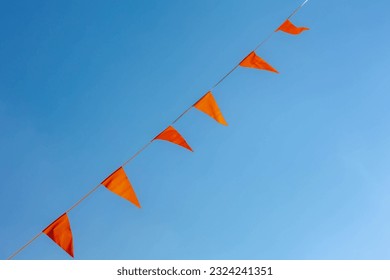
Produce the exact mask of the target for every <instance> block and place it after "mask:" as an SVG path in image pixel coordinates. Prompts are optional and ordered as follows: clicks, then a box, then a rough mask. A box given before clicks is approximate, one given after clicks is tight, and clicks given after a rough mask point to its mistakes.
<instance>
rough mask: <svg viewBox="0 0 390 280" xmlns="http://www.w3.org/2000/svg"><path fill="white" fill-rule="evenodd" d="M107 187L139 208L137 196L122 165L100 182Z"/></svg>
mask: <svg viewBox="0 0 390 280" xmlns="http://www.w3.org/2000/svg"><path fill="white" fill-rule="evenodd" d="M101 184H102V185H103V186H105V187H106V188H107V189H109V190H110V191H112V192H113V193H115V194H117V195H119V196H121V197H123V198H124V199H127V200H128V201H130V202H131V203H133V204H134V205H135V206H137V207H138V208H141V205H140V204H139V201H138V199H137V196H136V194H135V192H134V190H133V187H132V186H131V183H130V181H129V179H128V178H127V176H126V173H125V170H124V169H123V167H119V168H118V169H117V170H116V171H114V172H113V173H112V174H111V175H110V176H108V177H107V178H106V179H105V180H104V181H103V182H102V183H101Z"/></svg>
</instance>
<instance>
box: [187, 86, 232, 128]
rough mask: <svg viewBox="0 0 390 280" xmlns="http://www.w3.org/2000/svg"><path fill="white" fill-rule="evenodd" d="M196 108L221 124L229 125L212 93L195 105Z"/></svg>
mask: <svg viewBox="0 0 390 280" xmlns="http://www.w3.org/2000/svg"><path fill="white" fill-rule="evenodd" d="M194 107H195V108H196V109H198V110H199V111H201V112H203V113H205V114H207V115H209V116H210V117H212V118H213V119H214V120H216V121H217V122H219V123H220V124H223V125H227V122H226V121H225V118H224V117H223V115H222V112H221V110H219V107H218V104H217V102H216V101H215V99H214V96H213V94H212V93H211V91H209V92H208V93H206V94H205V95H204V96H203V97H202V98H201V99H199V100H198V101H197V102H196V103H195V104H194Z"/></svg>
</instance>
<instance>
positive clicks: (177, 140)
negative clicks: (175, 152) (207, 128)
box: [153, 126, 193, 152]
mask: <svg viewBox="0 0 390 280" xmlns="http://www.w3.org/2000/svg"><path fill="white" fill-rule="evenodd" d="M153 140H165V141H168V142H171V143H174V144H176V145H179V146H182V147H183V148H186V149H188V150H190V151H191V152H193V150H192V149H191V147H190V146H189V145H188V144H187V142H186V140H184V138H183V136H181V135H180V133H179V132H178V131H177V130H176V129H175V128H174V127H173V126H168V127H167V128H166V129H165V130H164V131H163V132H161V133H160V134H159V135H157V136H156V137H154V139H153Z"/></svg>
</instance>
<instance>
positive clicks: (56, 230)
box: [42, 19, 308, 257]
mask: <svg viewBox="0 0 390 280" xmlns="http://www.w3.org/2000/svg"><path fill="white" fill-rule="evenodd" d="M305 30H308V28H307V27H297V26H295V25H294V24H293V23H292V22H291V21H290V20H289V19H287V20H286V21H284V22H283V24H282V25H280V26H279V28H277V29H276V30H275V32H278V31H282V32H285V33H288V34H291V35H298V34H300V33H302V32H303V31H305ZM239 66H241V67H248V68H255V69H259V70H266V71H270V72H274V73H279V72H278V71H277V70H276V69H275V68H274V67H273V66H271V65H270V64H269V63H268V62H266V61H265V60H264V59H263V58H261V57H260V56H258V55H257V54H256V53H255V51H252V52H251V53H249V54H248V55H247V56H246V57H245V58H244V59H243V60H242V61H241V62H240V63H239ZM191 108H195V109H197V110H199V111H201V112H203V113H205V114H206V115H208V116H209V117H211V118H213V119H214V120H215V121H217V122H218V123H220V124H222V125H225V126H226V125H227V122H226V120H225V118H224V116H223V114H222V112H221V110H220V108H219V106H218V104H217V101H216V100H215V98H214V96H213V94H212V92H211V91H209V92H207V93H206V94H204V95H203V96H202V97H201V98H200V99H199V100H198V101H197V102H195V103H194V104H193V105H192V107H191ZM155 140H164V141H168V142H171V143H173V144H176V145H178V146H181V147H183V148H185V149H187V150H189V151H191V152H192V151H193V149H192V148H191V146H190V145H189V144H188V143H187V141H186V140H185V138H184V137H183V136H182V135H181V134H180V133H179V132H178V131H177V130H176V129H175V128H174V127H173V125H170V126H168V127H167V128H166V129H164V130H163V131H162V132H161V133H159V134H158V135H157V136H156V137H155V138H154V139H153V141H155ZM100 185H102V186H104V187H106V188H107V189H108V190H109V191H111V192H113V193H115V194H116V195H118V196H120V197H122V198H124V199H126V200H128V201H129V202H130V203H132V204H134V205H135V206H136V207H138V208H141V204H140V202H139V200H138V198H137V195H136V193H135V191H134V189H133V186H132V184H131V183H130V180H129V178H128V177H127V175H126V172H125V170H124V168H123V166H121V167H119V168H118V169H117V170H115V171H114V172H113V173H112V174H110V175H109V176H108V177H107V178H106V179H104V180H103V181H102V182H101V184H100ZM68 212H69V210H68ZM68 212H65V213H64V214H62V215H61V216H60V217H58V218H57V219H56V220H55V221H54V222H52V223H51V224H50V225H49V226H48V227H46V228H45V229H44V230H43V231H42V233H44V234H46V235H47V236H48V237H49V238H51V239H52V240H53V241H54V242H55V243H56V244H57V245H58V246H60V247H61V248H62V249H63V250H64V251H66V252H67V253H68V254H69V255H70V256H71V257H74V248H73V234H72V229H71V226H70V221H69V217H68Z"/></svg>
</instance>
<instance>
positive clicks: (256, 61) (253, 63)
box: [240, 52, 279, 73]
mask: <svg viewBox="0 0 390 280" xmlns="http://www.w3.org/2000/svg"><path fill="white" fill-rule="evenodd" d="M240 66H242V67H249V68H256V69H260V70H267V71H271V72H275V73H279V72H278V71H277V70H276V69H275V68H273V67H272V66H271V65H269V64H268V63H267V62H266V61H265V60H264V59H262V58H261V57H260V56H258V55H257V54H256V53H255V52H251V53H250V54H248V56H247V57H245V58H244V59H243V60H242V61H241V62H240Z"/></svg>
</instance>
